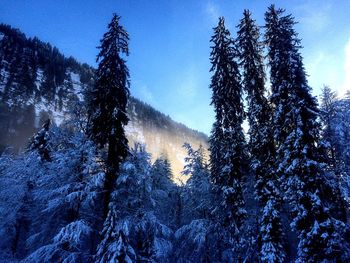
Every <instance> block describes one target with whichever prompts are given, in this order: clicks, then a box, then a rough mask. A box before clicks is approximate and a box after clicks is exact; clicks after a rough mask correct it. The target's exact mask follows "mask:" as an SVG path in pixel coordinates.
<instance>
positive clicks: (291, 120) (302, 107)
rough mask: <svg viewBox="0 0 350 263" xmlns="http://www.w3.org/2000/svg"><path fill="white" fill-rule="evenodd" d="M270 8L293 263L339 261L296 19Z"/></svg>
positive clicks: (269, 39)
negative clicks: (293, 234) (294, 243)
mask: <svg viewBox="0 0 350 263" xmlns="http://www.w3.org/2000/svg"><path fill="white" fill-rule="evenodd" d="M283 12H284V10H282V9H276V8H275V7H274V6H273V5H272V6H270V7H269V8H268V11H267V12H266V13H265V21H266V25H265V27H266V34H265V38H266V43H267V45H268V58H269V66H270V74H271V75H270V79H271V85H272V103H273V107H274V114H273V124H272V127H273V130H274V139H275V143H276V146H277V152H276V163H277V165H276V168H275V169H276V171H277V173H278V174H279V177H280V181H281V183H282V185H283V187H284V190H285V192H286V196H285V197H286V199H287V200H288V202H289V204H290V206H291V209H292V211H291V212H292V219H293V220H292V223H291V226H292V228H293V229H295V230H296V231H297V234H298V238H299V244H298V251H297V259H296V261H297V262H320V261H324V260H329V261H341V260H342V259H343V260H344V257H346V256H347V255H345V254H346V252H345V251H347V249H344V247H343V248H342V246H343V245H344V243H343V241H342V239H341V236H340V235H339V232H338V227H339V225H341V222H339V221H337V220H335V219H334V218H332V217H331V216H330V214H329V210H328V208H327V207H326V206H325V200H324V199H325V196H323V195H322V191H321V190H322V184H324V180H323V179H324V173H323V171H322V170H323V169H324V164H323V163H322V160H323V159H324V157H323V156H322V153H321V151H320V148H319V144H320V138H319V137H320V124H319V122H318V117H319V116H318V115H319V113H318V109H317V103H316V100H315V98H314V97H312V95H311V88H310V87H309V86H308V83H307V80H306V73H305V70H304V66H303V62H302V57H301V55H300V52H299V49H300V40H299V39H298V38H297V33H296V32H295V30H294V28H293V26H294V24H295V22H294V18H293V17H292V16H291V15H283Z"/></svg>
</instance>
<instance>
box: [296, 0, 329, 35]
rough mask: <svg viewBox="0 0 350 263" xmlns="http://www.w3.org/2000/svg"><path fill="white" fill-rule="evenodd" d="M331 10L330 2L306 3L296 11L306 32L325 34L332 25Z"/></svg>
mask: <svg viewBox="0 0 350 263" xmlns="http://www.w3.org/2000/svg"><path fill="white" fill-rule="evenodd" d="M331 8H332V4H331V2H329V1H320V2H319V1H305V2H303V3H302V4H300V5H298V6H297V7H296V8H295V10H296V14H297V15H298V14H299V15H300V18H299V19H300V24H301V25H302V26H303V28H304V29H305V30H306V31H313V32H323V31H324V30H325V29H326V28H327V27H328V26H329V25H330V23H331V14H330V12H331Z"/></svg>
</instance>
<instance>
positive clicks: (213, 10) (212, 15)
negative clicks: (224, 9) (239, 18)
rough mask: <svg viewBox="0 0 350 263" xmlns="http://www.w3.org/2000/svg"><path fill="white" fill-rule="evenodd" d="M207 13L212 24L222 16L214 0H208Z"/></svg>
mask: <svg viewBox="0 0 350 263" xmlns="http://www.w3.org/2000/svg"><path fill="white" fill-rule="evenodd" d="M205 13H206V14H207V15H208V17H209V20H210V23H211V24H213V25H214V24H216V23H217V22H218V19H219V16H220V12H219V8H218V6H217V5H216V4H214V3H213V2H212V1H208V2H207V5H206V8H205Z"/></svg>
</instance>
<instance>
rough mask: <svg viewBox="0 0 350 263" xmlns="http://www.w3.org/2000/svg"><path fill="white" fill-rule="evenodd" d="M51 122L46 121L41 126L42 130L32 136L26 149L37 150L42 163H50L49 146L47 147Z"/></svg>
mask: <svg viewBox="0 0 350 263" xmlns="http://www.w3.org/2000/svg"><path fill="white" fill-rule="evenodd" d="M50 124H51V120H50V119H48V120H47V121H46V122H45V123H44V124H43V126H42V129H41V130H40V131H38V133H37V134H36V135H35V136H33V138H32V139H31V141H30V143H29V146H28V149H29V150H31V151H32V150H37V151H38V153H39V155H40V158H41V160H42V161H47V162H50V161H51V157H50V146H49V142H48V141H49V137H50V135H49V129H50Z"/></svg>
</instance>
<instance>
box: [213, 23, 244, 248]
mask: <svg viewBox="0 0 350 263" xmlns="http://www.w3.org/2000/svg"><path fill="white" fill-rule="evenodd" d="M211 42H212V44H213V46H212V51H211V58H210V61H211V64H212V66H211V70H210V71H211V72H212V73H213V76H212V78H211V84H210V88H211V90H212V105H213V106H214V111H215V123H214V126H213V130H212V134H211V137H210V158H211V159H210V161H211V169H212V170H211V180H212V182H213V184H214V189H215V191H216V193H217V194H219V195H220V198H222V200H223V201H222V203H221V204H220V205H219V206H218V207H217V209H216V211H217V212H218V213H219V214H220V221H221V223H222V224H223V225H224V226H225V227H227V228H229V229H230V233H231V234H232V236H234V237H235V241H234V243H235V245H234V247H235V249H238V248H239V246H240V240H239V239H240V238H239V237H240V234H239V232H240V228H241V226H242V223H243V221H244V218H245V216H246V211H245V209H244V206H245V203H244V199H243V191H242V182H243V179H244V177H245V173H246V170H247V167H246V164H247V162H246V160H247V155H246V145H245V144H246V143H245V138H244V134H243V129H242V122H243V115H244V114H243V103H242V98H241V97H242V86H241V83H240V81H241V80H240V73H239V69H238V63H237V61H236V59H237V50H236V49H235V48H234V43H233V39H232V38H231V35H230V32H229V31H228V30H227V29H226V27H225V23H224V18H223V17H221V18H220V19H219V24H218V26H217V27H215V28H214V35H213V36H212V38H211Z"/></svg>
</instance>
